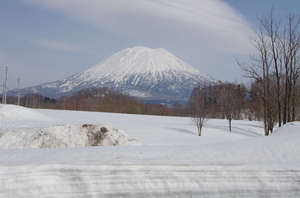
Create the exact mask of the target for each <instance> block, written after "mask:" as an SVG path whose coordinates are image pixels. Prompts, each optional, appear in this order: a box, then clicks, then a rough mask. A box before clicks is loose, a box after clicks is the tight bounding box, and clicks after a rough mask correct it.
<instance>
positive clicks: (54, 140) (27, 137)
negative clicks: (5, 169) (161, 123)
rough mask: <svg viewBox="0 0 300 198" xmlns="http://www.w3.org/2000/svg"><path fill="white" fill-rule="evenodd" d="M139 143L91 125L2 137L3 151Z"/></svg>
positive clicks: (20, 131)
mask: <svg viewBox="0 0 300 198" xmlns="http://www.w3.org/2000/svg"><path fill="white" fill-rule="evenodd" d="M136 143H137V141H136V140H135V139H133V138H130V137H129V136H128V135H127V134H126V133H124V132H123V131H121V130H119V129H115V128H112V127H107V126H103V125H92V124H83V125H62V126H53V127H49V128H43V129H29V128H24V129H21V128H20V129H17V130H16V131H13V132H8V133H4V134H3V135H2V137H0V148H76V147H90V146H117V145H134V144H136Z"/></svg>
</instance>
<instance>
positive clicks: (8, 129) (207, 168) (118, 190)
mask: <svg viewBox="0 0 300 198" xmlns="http://www.w3.org/2000/svg"><path fill="white" fill-rule="evenodd" d="M14 108H16V107H14ZM27 110H30V111H31V112H35V113H37V114H40V115H42V116H46V117H48V118H50V119H48V120H44V121H37V122H34V120H33V119H27V120H26V119H25V118H22V117H20V116H19V118H18V119H16V120H14V119H12V120H7V119H6V120H5V119H2V120H1V119H0V124H1V125H0V133H1V134H2V137H5V135H9V134H10V133H18V131H19V129H20V128H22V129H24V133H30V131H34V130H36V129H40V128H45V129H51V128H53V126H59V125H60V126H72V127H76V126H82V125H83V124H85V123H89V124H94V125H97V126H99V127H100V126H108V128H112V126H113V127H116V128H118V129H121V130H124V131H125V132H126V134H128V136H130V137H131V138H135V139H137V140H138V141H139V142H140V143H141V144H140V145H134V146H132V145H123V146H118V147H85V148H83V147H79V148H53V149H24V148H23V149H0V175H1V177H0V184H1V185H0V197H12V198H15V197H17V198H18V197H22V198H23V197H33V198H36V197H37V198H40V197H67V198H68V197H91V198H93V197H95V198H96V197H208V198H210V197H212V198H216V197H218V198H221V197H222V198H223V197H272V198H273V197H282V198H287V197H292V198H298V197H300V183H299V181H300V168H299V167H300V155H299V153H300V141H299V139H300V137H299V136H300V133H299V132H300V122H294V123H290V124H288V125H286V126H284V127H282V128H280V129H278V130H277V131H275V132H274V134H273V135H272V136H270V137H264V136H263V127H262V123H260V122H249V121H233V131H232V133H230V132H229V131H228V123H227V121H226V120H209V121H208V122H207V125H206V126H205V127H204V131H203V137H197V135H196V129H195V127H194V126H193V124H192V121H191V120H190V119H189V118H181V117H160V116H142V115H126V114H112V113H96V112H75V111H57V110H32V109H27ZM17 111H19V110H17ZM0 113H1V110H0ZM16 115H17V114H16ZM22 115H25V114H22ZM24 117H26V116H24ZM54 128H55V127H54ZM56 129H57V133H59V131H63V129H64V127H63V128H56ZM69 135H71V134H69ZM74 136H75V135H74ZM0 141H1V137H0ZM0 144H1V143H0ZM4 144H5V141H4V142H2V145H4Z"/></svg>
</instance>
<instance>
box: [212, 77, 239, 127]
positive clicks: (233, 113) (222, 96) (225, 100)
mask: <svg viewBox="0 0 300 198" xmlns="http://www.w3.org/2000/svg"><path fill="white" fill-rule="evenodd" d="M217 98H218V105H219V108H220V111H221V112H222V114H223V115H224V116H223V117H225V118H226V119H227V120H228V122H229V131H230V132H231V126H232V119H234V118H238V117H240V116H239V114H240V109H241V108H242V107H241V106H242V104H241V103H242V101H243V95H242V94H241V90H240V85H235V84H231V83H226V84H222V85H220V90H219V91H218V92H217Z"/></svg>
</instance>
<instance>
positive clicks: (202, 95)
mask: <svg viewBox="0 0 300 198" xmlns="http://www.w3.org/2000/svg"><path fill="white" fill-rule="evenodd" d="M209 106H210V105H209V87H208V86H206V85H202V86H199V87H198V88H196V89H194V92H193V94H192V97H191V99H190V102H189V109H190V113H191V118H192V121H193V122H194V123H195V125H196V127H197V131H198V135H199V136H201V135H202V128H203V126H204V124H205V121H206V119H207V115H208V113H209Z"/></svg>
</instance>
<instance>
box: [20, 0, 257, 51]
mask: <svg viewBox="0 0 300 198" xmlns="http://www.w3.org/2000/svg"><path fill="white" fill-rule="evenodd" d="M24 1H26V2H30V3H33V4H37V5H41V6H45V7H47V8H50V9H55V10H57V11H59V12H62V13H64V14H66V15H67V16H71V17H73V18H75V19H79V20H83V21H86V22H88V23H90V24H92V25H94V26H96V27H99V28H102V29H105V30H106V31H110V32H112V33H114V34H119V35H122V36H126V37H133V38H141V39H144V40H145V38H151V39H153V40H164V39H169V40H170V38H172V39H176V37H181V40H182V39H186V40H190V38H191V37H192V38H193V39H198V40H199V41H204V43H205V45H207V44H210V45H211V46H210V47H214V48H216V49H215V50H219V51H227V52H228V51H230V52H241V51H243V50H248V49H249V48H250V43H249V37H250V36H252V34H253V31H252V29H251V28H250V27H249V25H248V23H247V22H246V21H245V20H244V19H243V18H242V17H241V16H240V15H239V14H238V13H237V12H236V11H235V10H233V9H232V8H231V7H230V6H229V5H228V4H226V3H225V2H223V1H221V0H84V1H83V0H24ZM197 35H198V36H197ZM185 36H186V38H184V37H185ZM176 40H177V39H176ZM176 40H174V41H176ZM200 43H201V42H200ZM228 46H230V48H229V47H228ZM162 47H163V46H162Z"/></svg>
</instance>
